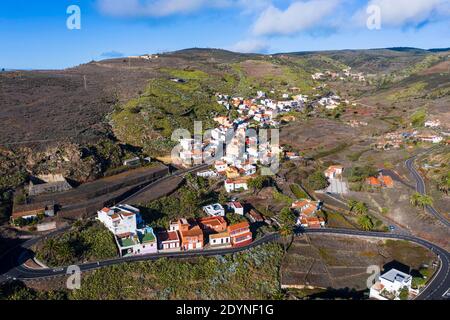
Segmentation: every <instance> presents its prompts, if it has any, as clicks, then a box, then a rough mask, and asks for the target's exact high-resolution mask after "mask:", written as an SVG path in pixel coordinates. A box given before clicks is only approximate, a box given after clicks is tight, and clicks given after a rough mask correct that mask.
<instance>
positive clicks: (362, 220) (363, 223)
mask: <svg viewBox="0 0 450 320" xmlns="http://www.w3.org/2000/svg"><path fill="white" fill-rule="evenodd" d="M358 224H359V225H360V227H361V228H362V229H363V230H364V231H371V230H373V228H374V225H373V221H372V218H371V217H369V216H368V215H364V216H360V217H359V218H358Z"/></svg>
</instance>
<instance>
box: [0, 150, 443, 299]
mask: <svg viewBox="0 0 450 320" xmlns="http://www.w3.org/2000/svg"><path fill="white" fill-rule="evenodd" d="M413 161H414V158H412V159H409V160H408V161H407V162H406V165H407V167H408V169H410V171H411V173H412V175H413V176H414V178H415V179H416V181H417V190H418V192H425V186H424V182H423V179H422V178H421V177H420V175H419V174H418V173H417V171H416V170H415V168H414V166H413ZM201 168H203V166H202V167H197V168H193V169H189V170H185V171H182V172H178V173H176V175H179V176H181V175H184V174H187V173H189V172H192V171H195V170H199V169H201ZM171 176H174V175H171ZM171 176H168V177H164V178H162V179H160V180H158V181H156V182H154V183H152V184H151V185H149V186H148V187H150V186H154V185H155V184H158V183H161V182H162V181H165V180H166V179H168V178H169V177H171ZM148 187H146V188H148ZM146 188H144V189H143V190H140V191H138V193H139V194H140V193H142V192H144V191H145V189H146ZM136 195H137V194H134V195H133V196H136ZM126 200H128V199H126ZM427 209H428V210H431V211H430V212H432V213H433V212H434V213H433V214H437V217H440V220H441V218H443V217H441V216H440V215H439V213H437V212H436V210H434V209H433V208H431V207H430V208H427ZM445 221H446V220H445ZM446 225H447V226H448V221H446ZM67 229H68V228H65V229H60V230H58V231H55V232H53V233H51V234H48V235H46V236H45V237H49V236H55V235H57V234H60V233H63V232H65V231H67ZM303 234H329V235H342V236H351V237H365V238H374V239H396V240H405V241H410V242H413V243H416V244H418V245H421V246H423V247H425V248H427V249H429V250H431V251H432V252H433V253H435V254H436V255H437V257H438V258H439V261H440V264H439V269H438V270H437V271H436V273H435V274H434V276H433V278H432V279H431V280H430V281H429V282H428V284H427V286H426V287H425V288H424V289H423V290H421V292H420V294H419V295H418V296H417V298H416V299H419V300H442V299H448V297H446V293H447V292H448V290H449V289H450V254H449V252H448V251H446V250H445V249H443V248H441V247H439V246H437V245H435V244H433V243H431V242H428V241H426V240H424V239H420V238H417V237H414V236H412V235H408V234H395V233H380V232H365V231H358V230H348V229H317V230H312V229H309V230H300V229H299V230H296V235H297V236H300V235H303ZM42 238H44V237H39V238H34V239H31V240H28V241H26V242H24V243H23V244H21V245H20V246H16V247H14V248H12V249H10V251H9V252H7V253H5V254H3V255H2V256H0V266H1V269H0V282H2V281H8V280H11V279H18V280H33V279H45V278H51V277H55V276H63V275H66V274H67V268H68V267H63V268H55V269H50V268H47V269H31V268H28V267H26V266H25V265H24V262H25V261H27V260H28V259H30V258H32V257H33V252H32V251H31V250H30V248H31V247H32V246H33V245H34V244H36V243H37V242H38V241H40V240H41V239H42ZM279 238H280V235H279V234H278V233H271V234H267V235H265V236H263V237H262V238H260V239H257V240H255V241H254V242H253V243H251V244H250V245H248V246H245V247H240V248H227V249H211V250H199V251H188V252H170V253H158V254H152V255H142V256H132V257H126V258H115V259H110V260H105V261H100V262H93V263H86V264H81V265H79V267H80V270H81V271H82V272H85V271H90V270H95V269H99V268H103V267H107V266H112V265H118V264H122V263H126V262H137V261H153V260H157V259H161V258H170V259H183V258H191V257H198V256H217V255H224V254H232V253H237V252H241V251H244V250H247V249H250V248H255V247H257V246H260V245H262V244H264V243H269V242H274V241H277V240H278V239H279Z"/></svg>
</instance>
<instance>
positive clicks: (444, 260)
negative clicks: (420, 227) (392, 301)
mask: <svg viewBox="0 0 450 320" xmlns="http://www.w3.org/2000/svg"><path fill="white" fill-rule="evenodd" d="M306 233H308V234H314V233H321V234H338V235H348V236H362V237H370V238H380V239H397V240H406V241H410V242H413V243H416V244H419V245H422V246H424V247H425V248H427V249H429V250H431V251H432V252H434V253H435V254H436V255H438V257H439V260H440V266H439V270H438V271H437V272H436V273H435V275H434V277H433V279H432V280H431V281H430V282H429V283H428V285H427V287H426V288H425V289H424V290H423V291H421V292H420V294H419V296H417V298H416V299H418V300H442V299H448V298H444V295H445V293H446V292H447V290H449V289H450V253H449V252H448V251H446V250H445V249H442V248H441V247H439V246H437V245H435V244H433V243H431V242H428V241H426V240H423V239H420V238H417V237H414V236H408V235H403V234H392V233H379V232H365V231H357V230H346V229H317V230H307V231H306Z"/></svg>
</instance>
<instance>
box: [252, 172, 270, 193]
mask: <svg viewBox="0 0 450 320" xmlns="http://www.w3.org/2000/svg"><path fill="white" fill-rule="evenodd" d="M270 181H271V178H270V177H268V176H258V177H256V178H253V179H250V180H249V181H248V187H249V188H251V189H253V192H257V191H260V190H262V189H263V188H264V187H265V186H267V185H269V183H270Z"/></svg>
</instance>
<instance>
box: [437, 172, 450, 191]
mask: <svg viewBox="0 0 450 320" xmlns="http://www.w3.org/2000/svg"><path fill="white" fill-rule="evenodd" d="M438 189H439V191H441V192H444V193H445V194H447V195H448V190H449V189H450V173H449V174H448V175H447V176H443V177H442V178H441V180H440V181H439V183H438Z"/></svg>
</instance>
